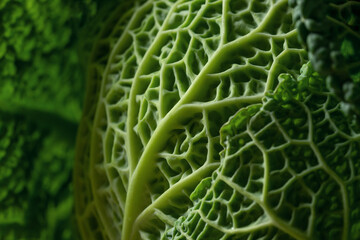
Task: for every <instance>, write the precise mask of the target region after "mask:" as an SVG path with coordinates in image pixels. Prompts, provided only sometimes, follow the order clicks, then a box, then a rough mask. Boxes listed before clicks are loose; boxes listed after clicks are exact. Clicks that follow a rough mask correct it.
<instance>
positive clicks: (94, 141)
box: [89, 4, 150, 239]
mask: <svg viewBox="0 0 360 240" xmlns="http://www.w3.org/2000/svg"><path fill="white" fill-rule="evenodd" d="M147 5H150V4H145V5H143V6H142V8H145V7H146V6H147ZM142 8H140V9H139V11H137V12H136V14H134V15H133V16H132V17H131V19H130V20H129V22H128V24H127V26H126V28H125V29H124V31H123V34H121V37H120V38H119V40H118V41H117V43H116V44H115V46H114V48H113V49H112V52H111V53H110V56H109V60H108V63H107V65H106V68H105V70H104V72H103V75H102V79H101V87H100V94H99V99H98V101H97V106H96V112H95V116H94V122H93V126H92V129H93V131H92V132H91V137H90V157H89V160H90V164H89V165H90V166H89V169H90V171H89V179H90V182H91V184H90V185H91V190H92V192H93V193H96V192H97V189H96V188H95V185H96V184H95V179H96V178H95V176H94V172H95V171H96V170H95V163H94V162H95V161H96V159H94V155H96V154H95V151H97V147H94V146H97V145H98V142H97V140H98V139H97V138H98V131H97V127H96V126H97V125H98V123H99V122H100V121H101V118H102V116H101V115H100V111H99V109H101V107H102V106H101V105H102V104H104V102H103V100H102V95H103V93H104V89H105V85H106V77H107V75H108V73H109V71H110V70H111V63H112V62H113V61H114V58H115V56H116V53H117V50H118V49H119V48H120V47H121V45H122V44H124V43H123V42H124V41H125V42H126V41H129V40H128V39H127V38H129V35H128V34H127V32H128V30H129V28H130V27H131V26H132V24H134V22H133V21H134V20H135V19H136V16H137V14H141V10H142ZM104 107H105V106H104ZM93 196H94V198H93V201H94V202H95V203H94V207H95V208H96V209H97V212H98V216H99V217H100V219H101V221H102V222H104V223H106V222H107V217H106V215H105V214H106V213H105V212H104V211H101V209H99V206H100V205H102V204H103V203H102V202H101V201H100V200H99V199H98V198H97V194H94V195H93ZM102 225H103V228H104V230H102V231H103V233H104V232H105V235H107V236H108V237H109V238H110V239H116V238H117V237H116V235H115V236H114V235H113V234H114V233H113V232H112V230H111V229H110V226H108V225H107V224H102ZM120 232H121V229H120Z"/></svg>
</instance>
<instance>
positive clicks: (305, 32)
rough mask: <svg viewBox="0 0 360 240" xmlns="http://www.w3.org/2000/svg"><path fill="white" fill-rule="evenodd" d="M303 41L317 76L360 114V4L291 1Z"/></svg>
mask: <svg viewBox="0 0 360 240" xmlns="http://www.w3.org/2000/svg"><path fill="white" fill-rule="evenodd" d="M289 4H290V5H291V6H292V7H294V14H293V18H294V20H295V22H296V27H297V29H298V31H299V39H300V41H301V42H302V43H303V44H304V46H306V48H307V50H308V53H309V59H310V61H311V63H312V64H313V65H314V68H315V70H316V71H317V72H319V73H320V74H322V75H323V76H326V77H327V85H328V87H329V88H330V89H331V91H333V92H334V93H335V94H336V95H337V96H338V97H340V98H341V99H342V100H344V102H346V104H343V105H344V106H345V107H346V110H348V111H349V110H351V111H353V112H356V113H357V114H358V115H359V114H360V108H359V106H360V95H359V92H360V70H359V69H360V45H359V42H360V2H359V1H357V0H317V1H313V0H290V1H289Z"/></svg>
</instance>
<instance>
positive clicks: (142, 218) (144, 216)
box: [134, 162, 220, 229]
mask: <svg viewBox="0 0 360 240" xmlns="http://www.w3.org/2000/svg"><path fill="white" fill-rule="evenodd" d="M219 165H220V163H215V162H214V163H210V164H207V165H203V166H201V167H200V168H198V169H197V170H195V171H194V172H192V173H191V174H190V175H188V176H186V177H185V178H183V179H181V180H180V181H178V182H176V183H175V184H174V185H172V186H171V187H170V188H169V189H167V190H166V191H165V192H164V193H163V194H161V196H160V197H158V198H157V199H156V200H155V201H154V202H152V203H151V204H150V205H149V206H147V207H146V208H145V209H144V210H143V211H142V212H141V214H140V215H139V216H138V217H137V218H136V220H135V221H134V228H135V229H138V226H140V225H141V224H142V223H144V222H145V223H146V221H147V220H148V219H149V218H150V217H151V216H152V214H153V212H154V211H155V209H160V208H161V207H163V206H167V204H168V200H169V199H171V197H172V196H174V195H178V194H182V189H184V188H185V187H186V186H190V185H192V184H194V182H200V180H201V179H202V178H203V176H204V175H206V174H208V173H209V172H212V170H215V169H216V168H218V166H219Z"/></svg>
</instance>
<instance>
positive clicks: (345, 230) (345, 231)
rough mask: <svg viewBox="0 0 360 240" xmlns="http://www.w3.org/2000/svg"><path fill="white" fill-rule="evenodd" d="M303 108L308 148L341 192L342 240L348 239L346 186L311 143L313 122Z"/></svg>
mask: <svg viewBox="0 0 360 240" xmlns="http://www.w3.org/2000/svg"><path fill="white" fill-rule="evenodd" d="M302 105H303V108H304V109H305V111H306V114H307V118H308V125H309V133H310V135H309V143H310V147H311V148H312V149H313V151H314V153H315V156H316V157H317V159H318V160H319V161H320V164H319V165H320V166H322V167H323V169H324V170H325V172H326V173H327V174H329V176H331V177H332V178H333V179H334V180H335V181H336V182H337V184H338V185H339V186H340V191H341V196H342V201H343V208H344V216H343V217H344V220H343V223H344V227H343V233H342V239H343V240H346V239H347V237H348V232H349V229H350V225H349V217H350V214H349V207H348V203H349V199H348V194H347V192H346V186H344V183H343V181H342V180H341V179H340V178H339V177H338V176H337V174H336V173H335V172H334V171H333V170H332V169H331V168H330V167H329V166H328V165H327V164H326V161H325V159H324V158H323V156H322V155H321V153H320V151H319V149H318V147H317V146H316V144H315V143H314V141H313V133H314V126H313V121H312V115H311V112H310V110H309V109H308V107H307V106H305V105H304V104H302Z"/></svg>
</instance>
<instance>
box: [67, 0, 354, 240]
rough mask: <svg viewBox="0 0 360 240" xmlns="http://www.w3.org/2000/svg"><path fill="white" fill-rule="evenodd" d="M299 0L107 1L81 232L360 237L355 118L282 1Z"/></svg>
mask: <svg viewBox="0 0 360 240" xmlns="http://www.w3.org/2000/svg"><path fill="white" fill-rule="evenodd" d="M310 2H311V1H291V6H289V4H288V1H287V0H251V1H250V0H148V1H126V2H125V1H124V2H122V3H120V4H119V6H118V8H116V9H114V10H113V11H112V14H109V16H108V18H107V20H106V21H104V22H103V24H102V28H101V30H100V32H99V34H98V37H97V39H96V43H95V45H94V47H93V48H92V54H91V55H90V56H89V63H88V86H87V93H86V95H87V96H86V101H85V109H84V113H83V119H82V122H81V124H80V130H79V134H78V141H77V156H76V162H75V171H74V178H75V179H74V180H75V200H76V202H75V205H76V206H75V208H76V217H77V221H78V225H79V231H80V233H81V236H82V237H83V239H124V240H130V239H131V240H137V239H198V240H200V239H214V240H220V239H222V240H225V239H359V238H360V207H359V206H360V197H359V196H360V189H359V184H360V152H359V150H360V135H359V134H360V124H359V122H358V120H357V118H356V117H349V116H348V115H345V114H344V111H343V108H344V107H343V104H342V102H341V99H340V98H338V97H337V95H336V93H334V92H333V91H329V90H328V88H327V86H326V80H324V79H325V78H326V74H330V75H331V73H332V72H331V73H329V72H325V73H322V75H319V73H317V72H316V71H314V69H313V67H312V65H311V64H310V62H309V60H308V56H310V59H311V60H312V61H314V60H315V61H316V60H317V59H318V58H317V57H316V56H315V57H314V54H315V53H313V52H314V51H315V50H314V49H313V48H312V45H311V42H309V44H310V46H309V50H310V52H309V51H308V48H307V47H306V46H304V45H302V44H301V41H300V42H299V41H298V39H299V38H300V39H301V37H302V36H304V35H299V31H301V26H303V25H301V24H300V23H298V24H295V22H296V21H301V20H302V19H303V18H300V20H299V18H297V17H296V16H297V15H295V14H294V13H296V11H295V10H294V8H292V7H295V6H296V4H298V5H299V6H300V7H298V8H302V9H307V8H306V6H308V5H309V4H310ZM348 2H350V3H344V4H345V5H346V6H348V5H347V4H349V5H351V6H358V4H357V3H355V2H353V1H348ZM306 4H308V5H306ZM304 6H305V7H304ZM331 6H332V7H336V6H335V3H334V4H333V5H331ZM340 7H341V6H340ZM295 9H296V7H295ZM297 11H300V10H297ZM301 11H302V12H301V13H302V14H305V15H306V11H305V12H304V11H303V10H301ZM307 11H309V12H310V10H307ZM305 24H306V22H305ZM342 24H346V23H342ZM341 26H343V27H346V26H344V25H341ZM299 29H300V30H299ZM346 29H347V28H346ZM357 29H358V28H357ZM357 29H355V30H354V31H357ZM349 31H350V30H349ZM351 31H353V30H351ZM306 33H308V32H306ZM324 34H325V33H324ZM319 35H321V34H319ZM356 36H357V35H355V37H356ZM309 38H310V35H309V37H308V38H307V39H309ZM352 43H354V44H355V43H356V41H353V42H352ZM304 44H305V43H304ZM316 44H319V42H316ZM357 44H358V42H357ZM331 46H332V47H334V48H335V47H336V46H335V45H334V46H333V45H331ZM313 50H314V51H313ZM345 52H346V51H345ZM339 54H341V53H339ZM350 60H351V59H350ZM350 60H349V59H348V60H347V61H350ZM356 64H358V63H355V65H354V66H355V67H354V69H355V68H356V66H357V68H358V67H359V66H358V65H356ZM313 66H314V67H315V68H318V66H319V64H318V63H316V62H315V63H313ZM349 69H350V68H349ZM351 69H353V68H351ZM315 70H317V69H315ZM349 71H350V70H349ZM351 71H352V70H351ZM336 76H337V77H339V78H340V77H341V76H340V75H336ZM340 80H341V79H339V81H340Z"/></svg>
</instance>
